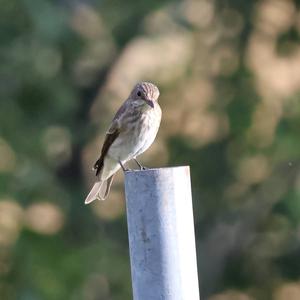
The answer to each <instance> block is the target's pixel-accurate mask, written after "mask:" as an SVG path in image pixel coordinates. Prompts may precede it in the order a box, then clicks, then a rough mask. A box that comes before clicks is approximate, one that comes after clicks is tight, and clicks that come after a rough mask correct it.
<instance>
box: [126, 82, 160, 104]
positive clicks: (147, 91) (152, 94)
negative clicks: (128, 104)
mask: <svg viewBox="0 0 300 300" xmlns="http://www.w3.org/2000/svg"><path fill="white" fill-rule="evenodd" d="M158 97H159V89H158V87H157V86H156V85H155V84H153V83H151V82H139V83H138V84H137V85H136V86H135V87H134V88H133V90H132V92H131V94H130V98H131V99H132V100H133V101H135V102H139V103H141V104H143V105H144V104H147V105H149V106H150V107H152V108H154V105H155V102H157V100H158Z"/></svg>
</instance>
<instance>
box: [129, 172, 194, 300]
mask: <svg viewBox="0 0 300 300" xmlns="http://www.w3.org/2000/svg"><path fill="white" fill-rule="evenodd" d="M125 190H126V204H127V205H126V207H127V221H128V234H129V246H130V258H131V272H132V285H133V296H134V299H135V300H158V299H161V300H162V299H163V300H198V299H199V289H198V276H197V261H196V251H195V237H194V223H193V210H192V197H191V188H190V172H189V167H175V168H163V169H149V170H145V171H130V172H126V175H125Z"/></svg>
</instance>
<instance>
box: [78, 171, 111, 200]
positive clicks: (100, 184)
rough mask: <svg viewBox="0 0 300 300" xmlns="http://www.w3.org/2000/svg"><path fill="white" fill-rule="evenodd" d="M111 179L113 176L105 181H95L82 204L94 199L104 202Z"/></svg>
mask: <svg viewBox="0 0 300 300" xmlns="http://www.w3.org/2000/svg"><path fill="white" fill-rule="evenodd" d="M113 178H114V175H112V176H110V177H109V178H108V179H107V180H100V181H97V182H96V183H95V184H94V186H93V187H92V189H91V191H90V192H89V194H88V195H87V197H86V198H85V201H84V203H85V204H89V203H91V202H93V201H94V200H96V199H98V200H105V199H106V198H107V196H108V194H109V191H110V187H111V184H112V181H113Z"/></svg>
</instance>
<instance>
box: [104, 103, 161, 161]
mask: <svg viewBox="0 0 300 300" xmlns="http://www.w3.org/2000/svg"><path fill="white" fill-rule="evenodd" d="M160 120H161V111H160V108H159V107H158V108H157V109H155V108H154V109H151V110H148V111H146V112H139V113H135V114H132V115H129V116H127V120H124V124H126V126H125V128H124V129H123V130H122V131H121V133H120V135H119V136H118V138H117V139H116V140H115V142H114V143H113V144H112V146H111V148H110V150H109V155H110V156H112V157H113V158H115V159H117V160H121V161H126V160H128V159H132V158H133V157H134V156H136V155H138V154H140V153H142V152H144V151H145V150H146V149H147V148H149V146H150V145H151V144H152V143H153V141H154V139H155V136H156V134H157V131H158V128H159V125H160Z"/></svg>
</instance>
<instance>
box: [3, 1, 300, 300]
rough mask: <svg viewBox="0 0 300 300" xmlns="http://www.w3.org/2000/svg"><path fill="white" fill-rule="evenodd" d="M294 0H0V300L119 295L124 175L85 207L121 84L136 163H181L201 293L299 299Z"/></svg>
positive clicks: (249, 299) (299, 66)
mask: <svg viewBox="0 0 300 300" xmlns="http://www.w3.org/2000/svg"><path fill="white" fill-rule="evenodd" d="M299 2H300V1H291V0H262V1H239V0H227V1H221V0H215V1H208V0H184V1H167V0H165V1H132V0H131V1H121V0H114V1H108V0H106V1H100V0H99V1H92V0H90V1H82V0H78V1H72V0H69V1H67V0H66V1H54V0H53V1H50V0H48V1H46V0H39V1H37V0H2V1H1V2H0V59H1V63H0V93H1V94H0V299H1V300H2V299H3V300H14V299H18V300H19V299H20V300H40V299H42V300H62V299H64V300H65V299H71V300H82V299H84V300H102V299H103V300H109V299H111V300H129V299H131V297H132V296H131V282H130V269H129V253H128V240H127V227H126V219H125V214H124V193H123V175H122V172H119V174H118V177H117V178H116V181H115V182H114V185H113V190H112V192H111V195H110V198H109V200H108V201H105V202H101V203H100V202H99V201H96V202H95V203H93V204H92V205H90V206H85V205H84V204H83V203H84V198H85V196H86V194H87V193H88V190H89V188H90V186H91V185H92V184H93V180H94V177H93V174H94V173H93V172H92V171H91V167H92V165H93V162H94V160H95V159H96V158H97V156H98V154H99V151H100V145H101V143H102V142H103V137H104V133H105V131H106V129H107V127H108V124H109V123H110V120H111V118H112V117H113V115H114V112H115V111H116V109H117V108H118V107H119V106H120V104H121V103H122V101H123V100H125V98H126V97H127V96H128V94H129V92H130V90H131V88H132V87H133V85H134V84H135V83H136V82H138V81H141V80H150V81H153V82H154V83H155V84H157V85H158V86H159V88H160V91H161V97H160V103H161V106H162V110H163V121H162V125H161V129H160V132H159V135H158V137H157V139H156V142H155V144H153V146H152V147H151V149H150V150H149V151H147V152H146V153H145V154H144V155H143V157H142V161H143V162H144V164H146V165H147V166H161V167H163V166H176V165H190V166H191V175H192V183H193V187H192V188H193V202H194V216H195V230H196V239H197V240H196V242H197V254H198V270H199V277H200V285H201V299H203V300H205V299H209V300H253V299H259V300H260V299H261V300H268V299H275V300H287V299H288V300H299V299H300V198H299V195H300V160H299V157H300V156H299V155H300V141H299V135H300V101H299V91H300V43H299V41H300V6H299Z"/></svg>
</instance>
